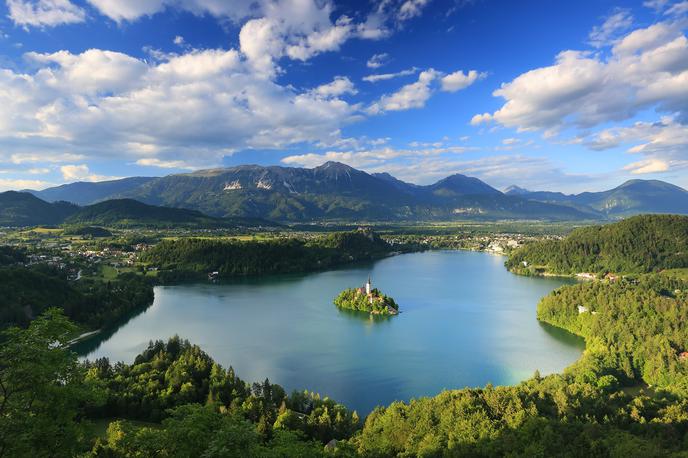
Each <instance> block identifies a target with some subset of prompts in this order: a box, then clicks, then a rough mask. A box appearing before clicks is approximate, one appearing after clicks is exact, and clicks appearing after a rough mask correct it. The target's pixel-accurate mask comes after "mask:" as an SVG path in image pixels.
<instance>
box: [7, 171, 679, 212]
mask: <svg viewBox="0 0 688 458" xmlns="http://www.w3.org/2000/svg"><path fill="white" fill-rule="evenodd" d="M28 192H30V193H32V194H33V195H35V196H37V197H39V198H41V199H44V200H46V201H50V202H59V201H67V202H72V203H77V204H80V205H88V204H91V205H92V204H94V203H97V202H102V201H105V200H110V199H134V200H136V201H140V202H143V203H145V204H148V205H153V206H156V207H159V206H164V207H173V208H179V209H188V210H194V211H199V212H201V213H202V214H201V213H199V214H197V215H196V216H197V217H199V215H200V216H202V217H206V216H205V215H208V216H207V217H210V218H227V217H248V218H265V219H269V220H274V221H286V222H298V221H313V220H339V221H343V220H352V221H355V220H396V221H400V220H433V219H434V220H452V219H465V218H473V219H542V220H583V219H607V218H618V217H624V216H628V215H632V214H637V213H683V214H688V191H686V190H684V189H682V188H679V187H678V186H674V185H671V184H669V183H665V182H662V181H644V180H633V181H629V182H626V183H624V184H622V185H621V186H619V187H617V188H614V189H612V190H609V191H603V192H586V193H582V194H578V195H566V194H562V193H557V192H546V191H542V192H532V191H528V190H525V189H523V188H518V187H515V186H513V187H511V188H510V189H508V190H507V191H506V192H505V193H502V192H500V191H499V190H497V189H495V188H493V187H491V186H489V185H488V184H486V183H484V182H483V181H481V180H479V179H477V178H473V177H467V176H464V175H459V174H457V175H451V176H449V177H447V178H444V179H442V180H440V181H438V182H436V183H434V184H431V185H427V186H420V185H415V184H410V183H406V182H403V181H401V180H398V179H396V178H394V177H393V176H391V175H389V174H387V173H377V174H369V173H366V172H363V171H360V170H357V169H354V168H352V167H349V166H347V165H345V164H341V163H337V162H327V163H325V164H323V165H321V166H319V167H315V168H312V169H307V168H293V167H278V166H270V167H263V166H257V165H243V166H238V167H232V168H222V169H211V170H200V171H196V172H192V173H186V174H177V175H169V176H165V177H159V178H150V177H133V178H125V179H122V180H114V181H106V182H96V183H84V182H78V183H72V184H66V185H62V186H58V187H54V188H49V189H45V190H43V191H28ZM129 202H130V203H131V201H129ZM32 205H33V206H34V207H35V208H38V204H36V203H35V202H34V203H33V204H32ZM57 205H58V206H59V208H60V209H61V210H60V209H57V208H56V209H55V210H53V212H57V213H56V214H58V215H59V214H62V213H64V212H65V209H64V208H65V207H64V206H65V205H66V204H64V203H60V204H57ZM132 205H133V204H132ZM132 205H129V206H128V207H132ZM67 208H70V207H67ZM96 208H98V207H96ZM60 212H62V213H60ZM15 213H16V211H15ZM152 214H157V213H155V212H153V213H152ZM89 215H90V216H89V218H85V219H84V221H85V220H87V219H88V220H91V221H93V220H94V219H95V220H98V219H100V220H102V221H103V224H106V223H107V222H108V221H112V218H109V219H108V218H97V217H96V216H97V215H95V214H94V213H93V212H91V213H89ZM187 216H188V215H187ZM207 217H206V218H207ZM165 218H166V220H168V221H169V220H170V215H166V216H165ZM53 219H54V220H58V219H59V217H58V216H56V217H55V218H53ZM5 220H7V218H5ZM30 220H31V219H30V218H24V219H23V221H30ZM106 220H107V221H106ZM172 220H174V218H172Z"/></svg>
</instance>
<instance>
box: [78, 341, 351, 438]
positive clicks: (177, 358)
mask: <svg viewBox="0 0 688 458" xmlns="http://www.w3.org/2000/svg"><path fill="white" fill-rule="evenodd" d="M87 367H88V378H89V380H92V381H93V382H94V383H96V384H98V385H99V386H102V387H103V390H104V392H105V393H106V399H107V400H106V402H105V403H104V405H103V406H101V407H99V408H98V409H96V410H95V411H92V412H90V415H92V416H97V417H106V418H107V417H118V418H129V419H138V420H145V421H153V422H159V421H161V420H163V419H165V418H166V417H167V416H168V412H169V411H170V409H176V408H178V407H180V406H184V405H187V404H201V405H209V406H213V407H214V408H215V409H217V410H218V411H221V412H224V413H229V414H232V415H238V416H241V417H242V418H245V419H246V420H248V421H250V422H252V423H254V424H255V426H256V428H257V430H258V431H259V432H260V433H261V434H262V435H264V436H265V437H271V436H272V434H273V432H274V430H289V431H297V432H299V433H300V434H302V435H304V436H305V437H308V438H311V439H316V440H319V441H322V442H327V441H329V440H331V439H343V438H347V437H350V436H351V434H353V432H354V431H355V430H356V429H357V428H358V423H359V418H358V416H357V414H356V413H355V412H350V411H348V410H347V409H346V408H345V407H344V406H342V405H341V404H338V403H336V402H334V401H332V400H331V399H327V398H325V399H321V398H320V396H318V395H316V394H313V393H308V392H294V393H293V394H292V395H291V396H287V395H286V393H285V391H284V389H283V388H282V387H281V386H279V385H275V384H271V383H270V381H269V380H267V379H266V380H265V381H264V382H263V383H254V384H253V385H249V384H247V383H246V382H244V381H243V380H241V379H240V378H239V377H237V376H236V375H235V374H234V370H233V369H232V368H231V367H230V368H229V369H228V370H225V369H224V368H222V367H221V366H220V365H219V364H217V363H215V362H214V361H213V360H212V359H211V358H210V356H208V355H207V354H206V353H205V352H203V351H202V350H201V349H200V348H199V347H197V346H195V345H191V344H190V343H189V342H188V341H185V340H181V339H179V337H173V338H172V339H170V340H169V341H168V342H167V343H164V342H162V341H157V342H151V343H150V345H149V346H148V348H147V349H146V350H145V351H144V352H143V353H141V354H140V355H139V356H138V357H137V358H136V360H135V362H134V364H132V365H126V364H122V363H117V364H115V365H114V366H111V365H110V363H109V361H108V360H107V359H99V360H96V361H94V362H92V363H88V364H87Z"/></svg>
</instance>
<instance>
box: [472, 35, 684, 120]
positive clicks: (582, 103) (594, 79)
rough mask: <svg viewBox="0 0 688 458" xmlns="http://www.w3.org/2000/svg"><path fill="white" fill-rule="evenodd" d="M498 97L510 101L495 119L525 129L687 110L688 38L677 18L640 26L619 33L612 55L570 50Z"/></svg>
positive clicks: (522, 77) (504, 87)
mask: <svg viewBox="0 0 688 458" xmlns="http://www.w3.org/2000/svg"><path fill="white" fill-rule="evenodd" d="M494 95H495V96H497V97H501V98H503V99H504V100H505V103H504V105H503V106H502V107H501V108H500V109H499V110H497V111H495V112H494V113H492V114H482V115H476V116H475V117H474V118H473V121H472V123H473V124H476V123H480V122H485V121H491V120H494V121H496V122H498V123H500V124H502V125H504V126H507V127H513V128H516V129H519V130H539V129H542V130H549V131H550V132H556V131H557V130H559V129H562V128H565V127H567V126H577V127H580V128H589V127H593V126H596V125H599V124H602V123H604V122H610V121H622V120H625V119H629V118H631V117H633V116H634V115H635V114H637V113H638V112H639V111H640V110H643V109H646V108H650V107H654V108H655V109H657V110H659V111H664V112H668V113H678V114H679V117H680V119H682V120H685V119H686V115H687V114H688V111H687V108H688V40H687V39H686V37H685V36H684V35H683V32H682V30H681V28H680V26H679V25H678V24H677V23H672V22H665V23H658V24H654V25H652V26H650V27H647V28H643V29H638V30H635V31H633V32H631V33H629V34H627V35H626V36H625V37H623V38H622V39H620V40H619V41H618V42H617V43H616V44H615V45H614V47H613V48H612V50H611V55H610V56H609V57H608V58H605V57H603V56H602V55H600V54H591V53H589V52H585V51H563V52H561V53H560V54H559V55H558V56H557V59H556V62H555V64H554V65H552V66H549V67H542V68H537V69H534V70H531V71H528V72H526V73H523V74H521V75H520V76H518V77H517V78H516V79H514V80H513V81H511V82H509V83H505V84H502V86H501V87H500V88H499V89H497V90H496V91H495V92H494Z"/></svg>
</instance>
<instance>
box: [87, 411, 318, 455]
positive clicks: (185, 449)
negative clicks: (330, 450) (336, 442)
mask: <svg viewBox="0 0 688 458" xmlns="http://www.w3.org/2000/svg"><path fill="white" fill-rule="evenodd" d="M113 454H114V455H115V456H146V457H149V456H169V457H188V458H195V457H199V456H202V457H208V458H210V457H218V458H220V457H222V458H232V457H236V458H244V457H261V458H262V457H266V458H269V457H304V456H308V457H317V456H323V455H324V453H323V447H322V445H321V444H319V443H317V442H314V441H307V440H303V438H302V437H301V436H300V435H298V434H297V433H294V432H292V431H287V430H279V431H275V432H274V433H273V434H272V435H271V436H270V437H266V436H264V435H261V434H260V433H259V432H258V431H257V430H256V428H255V425H254V424H253V423H251V422H250V421H248V420H246V419H244V418H243V417H241V416H240V415H237V414H227V413H220V412H219V411H218V410H217V409H214V408H213V407H212V406H201V405H194V404H189V405H185V406H181V407H177V408H175V409H173V410H171V411H170V416H169V417H168V418H166V419H165V420H164V421H163V422H162V426H161V427H159V428H151V427H136V426H134V425H132V424H130V423H128V422H126V421H117V422H113V423H111V424H110V426H109V428H108V431H107V440H106V442H105V443H103V442H98V443H97V444H96V445H95V446H94V448H93V450H92V451H91V453H90V454H89V455H90V456H112V455H113Z"/></svg>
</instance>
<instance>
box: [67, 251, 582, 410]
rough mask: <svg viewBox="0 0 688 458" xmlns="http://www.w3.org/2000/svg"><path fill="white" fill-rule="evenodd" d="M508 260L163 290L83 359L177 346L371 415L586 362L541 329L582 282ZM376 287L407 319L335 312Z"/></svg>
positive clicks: (474, 257)
mask: <svg viewBox="0 0 688 458" xmlns="http://www.w3.org/2000/svg"><path fill="white" fill-rule="evenodd" d="M504 259H505V258H503V257H500V256H495V255H491V254H487V253H478V252H468V251H428V252H424V253H412V254H404V255H400V256H394V257H390V258H386V259H383V260H380V261H377V262H373V263H369V264H363V265H361V264H357V265H356V266H352V267H347V268H343V269H338V270H332V271H327V272H319V273H312V274H304V275H285V276H270V277H262V278H250V279H242V280H238V281H232V282H228V283H222V284H195V285H180V286H162V287H156V288H155V301H154V303H153V305H152V306H151V307H150V308H148V309H147V310H146V311H145V312H143V313H140V314H138V315H136V316H134V317H132V318H131V319H130V320H129V321H128V322H127V323H125V324H123V325H122V326H121V327H119V328H118V329H116V330H113V331H110V332H107V333H104V334H102V335H99V336H97V337H96V338H95V339H91V340H89V341H86V342H82V343H81V344H79V346H78V347H77V348H76V349H77V351H79V352H80V353H81V354H82V355H84V356H86V357H88V358H90V359H94V358H98V357H102V356H107V357H109V358H110V360H111V361H112V362H114V361H120V360H121V361H125V362H127V363H131V362H133V360H134V357H135V356H136V355H137V354H138V353H140V352H141V351H142V350H143V349H144V348H145V347H146V346H147V344H148V341H149V340H151V339H167V338H168V337H170V336H172V335H174V334H178V335H179V336H181V337H183V338H186V339H189V340H190V341H191V342H193V343H196V344H198V345H200V346H201V348H203V349H204V350H205V351H206V352H208V353H209V354H210V355H211V356H212V357H213V358H214V359H215V360H216V361H218V362H220V363H221V364H222V365H223V366H225V367H228V366H230V365H231V366H233V367H234V369H235V371H236V373H237V375H239V377H241V378H242V379H244V380H246V381H248V382H253V381H262V380H264V379H265V378H266V377H268V378H269V379H270V381H271V382H273V383H279V384H281V385H282V386H283V387H284V388H285V389H287V391H291V390H293V389H308V390H312V391H316V392H319V393H321V394H322V395H327V396H330V397H331V398H334V399H336V400H338V401H340V402H342V403H344V404H346V405H347V406H348V407H350V408H354V409H357V410H358V411H359V413H361V414H362V415H366V414H367V413H369V412H370V410H372V408H373V407H375V406H376V405H386V404H389V403H390V402H392V401H394V400H397V399H400V400H409V399H411V398H414V397H420V396H431V395H435V394H437V393H438V392H440V391H441V390H442V389H445V388H462V387H465V386H471V387H473V386H482V385H485V384H486V383H493V384H495V385H504V384H514V383H517V382H519V381H521V380H524V379H526V378H528V377H530V376H531V375H532V374H533V373H534V372H535V370H536V369H537V370H539V371H540V373H541V374H543V375H544V374H548V373H552V372H558V371H561V370H562V369H563V368H565V367H566V366H568V365H569V364H571V363H572V362H574V361H575V360H577V359H578V358H579V357H580V355H581V352H582V351H583V348H584V344H583V341H582V339H580V338H577V337H575V336H573V335H571V334H568V333H567V332H565V331H562V330H559V329H557V328H553V327H551V326H547V325H544V324H541V323H539V322H538V321H537V320H536V318H535V310H536V305H537V302H538V300H539V299H540V298H541V297H542V296H544V295H546V294H547V293H549V292H550V291H552V290H553V289H555V288H557V287H559V286H561V285H563V284H565V283H571V281H568V280H565V279H554V278H529V277H520V276H516V275H513V274H511V273H509V272H508V271H507V270H506V269H505V268H504V265H503V264H504ZM368 275H370V276H371V277H372V280H373V286H374V287H377V288H379V289H380V290H381V291H382V292H384V293H386V294H388V295H390V296H392V297H394V299H395V300H396V301H397V303H398V304H399V305H400V310H401V311H402V313H401V314H400V315H398V316H395V317H387V318H381V317H378V318H375V319H371V317H370V316H369V315H367V314H361V313H358V312H348V311H341V310H338V309H337V308H336V307H335V306H334V305H333V304H332V300H333V298H334V297H335V296H336V295H337V293H339V292H340V291H341V290H342V289H344V288H347V287H353V286H362V285H363V283H364V282H365V281H366V279H367V278H368Z"/></svg>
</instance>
